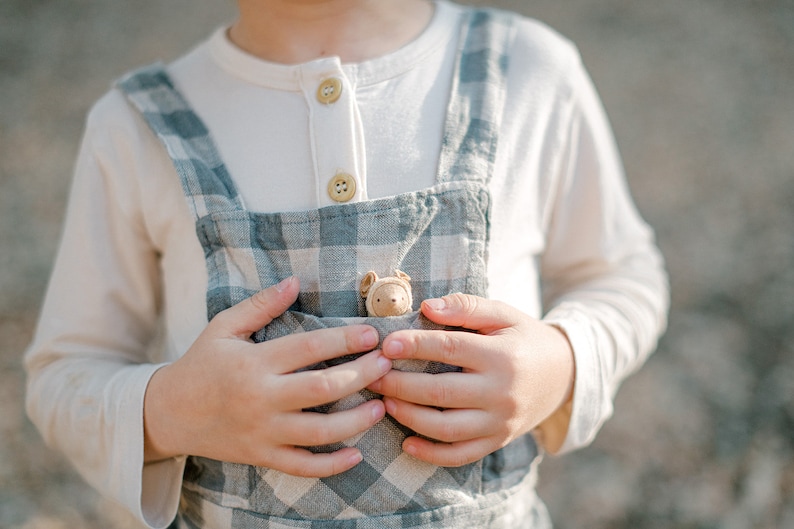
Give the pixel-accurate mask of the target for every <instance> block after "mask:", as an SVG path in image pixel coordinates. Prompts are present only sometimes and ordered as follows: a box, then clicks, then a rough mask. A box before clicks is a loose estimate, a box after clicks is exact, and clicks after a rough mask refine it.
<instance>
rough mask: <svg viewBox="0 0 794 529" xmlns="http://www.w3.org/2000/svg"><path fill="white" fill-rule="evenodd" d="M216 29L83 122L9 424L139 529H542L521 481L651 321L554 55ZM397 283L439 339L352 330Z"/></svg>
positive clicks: (310, 22) (614, 197)
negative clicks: (18, 411) (24, 421)
mask: <svg viewBox="0 0 794 529" xmlns="http://www.w3.org/2000/svg"><path fill="white" fill-rule="evenodd" d="M238 4H239V12H240V14H239V18H238V20H237V21H236V22H235V23H234V24H233V25H232V26H231V27H230V28H224V29H222V30H219V31H218V32H217V33H215V34H214V35H213V36H212V37H211V38H210V39H209V40H208V41H207V42H205V43H203V44H201V45H199V46H198V47H197V48H196V49H194V50H193V51H192V52H191V53H189V54H188V55H186V56H184V57H183V58H181V59H179V60H177V61H176V62H174V63H172V64H170V65H168V66H167V67H163V66H160V65H155V66H153V67H149V68H146V69H143V70H140V71H137V72H134V73H133V74H130V75H128V76H126V77H125V78H124V79H122V80H121V81H120V82H119V83H118V84H117V87H116V88H115V89H113V90H112V91H110V92H109V93H108V94H107V95H106V96H105V97H103V98H102V99H101V100H100V101H99V102H98V103H97V105H96V106H95V108H94V109H93V110H92V112H91V115H90V116H89V119H88V123H87V128H86V133H85V138H84V142H83V145H82V148H81V153H80V156H79V159H78V164H77V167H76V176H75V183H74V187H73V191H72V195H71V200H70V205H69V210H68V215H67V221H66V227H65V231H64V236H63V241H62V246H61V250H60V253H59V255H58V259H57V262H56V265H55V268H54V271H53V277H52V280H51V284H50V287H49V290H48V294H47V298H46V300H45V304H44V308H43V313H42V316H41V320H40V324H39V328H38V330H37V334H36V337H35V340H34V343H33V344H32V345H31V347H30V349H29V352H28V354H27V358H26V360H27V364H26V365H27V369H28V373H29V390H28V410H29V414H30V416H31V418H32V419H33V421H34V422H35V423H36V424H37V426H38V428H39V429H40V430H41V432H42V434H43V436H44V437H45V439H46V440H47V442H48V443H50V444H51V445H53V446H56V447H58V448H59V449H61V450H63V451H64V452H65V453H66V454H67V456H68V457H69V458H70V459H71V460H72V461H73V462H74V463H75V465H76V466H77V468H78V469H79V471H80V472H81V473H82V475H83V476H85V478H86V479H87V480H88V481H89V482H90V483H91V484H92V485H93V486H95V487H96V488H97V489H99V490H100V491H102V492H103V493H106V494H108V495H109V496H111V497H113V498H115V499H116V500H118V501H119V502H121V503H122V504H123V505H125V506H126V507H127V508H129V509H130V510H131V511H132V512H133V513H134V514H135V515H136V516H137V517H138V518H139V519H140V520H141V521H142V522H144V523H145V524H147V525H148V526H149V527H153V528H162V527H166V526H168V525H169V524H170V523H171V522H172V521H173V520H174V519H175V520H176V521H175V524H176V526H178V527H235V528H237V527H279V528H282V527H321V528H322V527H328V528H331V527H334V528H336V527H361V528H369V527H464V526H465V527H494V528H497V527H498V528H503V527H504V528H507V527H548V526H549V523H550V522H549V521H548V515H547V514H546V512H545V509H544V507H543V505H542V503H541V502H540V501H539V500H538V498H537V497H536V496H535V492H534V482H535V477H536V467H537V463H538V462H539V460H540V454H541V453H542V452H543V451H549V452H553V453H556V452H564V451H568V450H572V449H574V448H577V447H581V446H583V445H586V444H588V443H589V442H590V441H591V440H592V439H593V437H594V435H595V434H596V432H597V431H598V429H599V427H600V425H601V424H602V423H603V421H604V420H606V418H607V417H608V416H609V415H610V413H611V407H612V403H611V402H612V397H613V395H614V393H615V391H616V390H617V387H618V385H619V384H620V382H621V381H622V380H623V378H625V377H626V376H627V375H628V374H629V373H630V372H631V371H633V370H634V369H636V368H637V367H638V366H639V365H641V364H642V362H643V361H644V359H645V357H646V356H647V355H648V354H649V353H650V351H651V350H652V349H653V347H654V344H655V342H656V339H657V337H658V335H659V333H660V332H661V330H662V328H663V327H664V319H665V312H666V308H667V288H666V277H665V274H664V270H663V265H662V261H661V257H660V255H659V253H658V251H657V249H656V247H655V245H654V243H653V236H652V233H651V231H650V230H649V229H648V227H647V226H646V225H645V224H644V223H643V221H642V220H641V219H640V218H639V216H638V214H637V213H636V211H635V209H634V206H633V205H632V202H631V200H630V197H629V194H628V191H627V188H626V184H625V181H624V177H623V174H622V168H621V164H620V161H619V158H618V154H617V151H616V149H615V147H614V145H613V140H612V135H611V132H610V129H609V127H608V124H607V121H606V119H605V117H604V115H603V111H602V109H601V106H600V104H599V101H598V99H597V96H596V94H595V91H594V89H593V88H592V86H591V83H590V81H589V79H588V77H587V75H586V74H585V72H584V70H583V68H582V66H581V64H580V62H579V58H578V55H577V53H576V51H575V49H574V47H573V46H572V45H571V44H570V43H568V42H567V41H565V40H564V39H562V38H561V37H559V36H558V35H557V34H555V33H553V32H552V31H551V30H549V29H548V28H546V27H545V26H543V25H541V24H540V23H538V22H536V21H533V20H529V19H525V18H521V17H518V16H514V15H512V14H509V13H504V12H500V11H494V10H474V9H470V8H464V7H461V6H457V5H454V4H451V3H448V2H446V1H445V0H437V1H435V2H433V3H430V2H427V1H425V0H380V1H378V2H366V1H364V0H326V1H320V2H311V3H304V2H294V1H287V0H267V1H266V0H239V2H238ZM398 268H399V269H400V270H403V271H405V272H407V273H408V275H409V276H411V283H412V285H413V289H414V292H413V295H414V299H415V300H416V302H415V306H414V309H415V311H418V310H421V313H422V314H423V316H424V317H426V318H427V321H430V322H432V323H433V324H435V327H434V326H432V325H426V326H422V325H419V326H417V325H416V324H415V323H412V322H422V321H425V320H423V319H422V318H417V317H416V316H417V313H416V312H413V313H412V314H409V315H408V317H407V318H402V317H400V318H395V319H392V318H387V319H383V320H378V319H376V318H371V319H363V318H361V316H364V315H365V314H366V313H365V312H362V308H363V301H362V300H361V299H360V296H359V295H358V281H359V280H360V279H361V277H362V276H363V275H364V274H365V273H366V272H368V271H370V270H374V271H376V272H377V273H378V274H381V275H388V274H390V273H392V272H393V271H394V270H395V269H398ZM288 309H289V310H288ZM440 326H443V327H447V329H446V330H437V328H438V327H440ZM391 331H393V332H391ZM387 335H388V337H386V336H387ZM394 360H401V361H405V360H408V361H409V363H408V364H409V365H413V366H414V367H413V368H412V369H408V370H402V371H398V370H396V369H392V362H393V361H394ZM410 362H414V363H413V364H410ZM442 371H443V372H442ZM175 517H176V518H175Z"/></svg>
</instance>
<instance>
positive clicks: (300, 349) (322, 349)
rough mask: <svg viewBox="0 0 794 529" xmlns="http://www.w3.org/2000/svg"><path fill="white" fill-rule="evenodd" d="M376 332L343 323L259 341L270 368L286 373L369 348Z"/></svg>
mask: <svg viewBox="0 0 794 529" xmlns="http://www.w3.org/2000/svg"><path fill="white" fill-rule="evenodd" d="M378 341H380V337H379V336H378V331H376V330H375V329H374V328H373V327H370V326H368V325H346V326H342V327H334V328H330V329H320V330H317V331H311V332H304V333H297V334H291V335H289V336H284V337H283V338H278V339H275V340H272V341H269V342H264V343H261V344H258V346H257V347H259V349H260V351H261V352H262V354H263V355H266V362H267V363H268V366H269V369H270V370H271V371H273V372H276V373H289V372H292V371H295V370H298V369H301V368H304V367H308V366H311V365H313V364H317V363H319V362H323V361H325V360H330V359H332V358H339V357H340V356H345V355H349V354H356V353H364V352H367V351H372V350H373V349H374V348H375V347H377V345H378Z"/></svg>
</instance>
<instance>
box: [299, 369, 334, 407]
mask: <svg viewBox="0 0 794 529" xmlns="http://www.w3.org/2000/svg"><path fill="white" fill-rule="evenodd" d="M315 373H316V375H315V376H313V377H312V378H311V379H310V380H309V383H308V385H307V388H306V391H307V392H308V393H309V394H310V395H311V396H312V400H313V401H315V402H316V403H317V404H325V403H326V402H328V401H331V400H333V399H334V386H333V384H332V383H331V381H330V379H329V378H328V376H327V375H326V374H325V372H324V371H316V372H315Z"/></svg>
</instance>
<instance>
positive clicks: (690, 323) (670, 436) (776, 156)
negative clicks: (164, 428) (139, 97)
mask: <svg viewBox="0 0 794 529" xmlns="http://www.w3.org/2000/svg"><path fill="white" fill-rule="evenodd" d="M491 3H492V4H493V5H500V6H503V7H504V6H506V7H511V8H513V9H518V10H520V11H522V12H524V13H526V14H529V15H532V16H535V17H537V18H540V19H542V20H544V21H546V22H548V23H549V24H550V25H552V26H553V27H555V28H556V29H558V30H559V31H561V32H562V33H563V34H565V35H567V36H568V37H570V38H571V39H573V40H574V41H575V42H576V43H577V44H578V45H579V46H580V48H581V52H582V55H583V57H584V61H585V64H586V65H587V66H588V68H589V70H590V72H591V74H592V76H593V77H594V79H595V82H596V85H597V86H598V87H599V90H600V92H601V95H602V97H603V100H604V103H605V106H606V107H607V110H608V112H609V114H610V116H611V119H612V121H613V125H614V129H615V133H616V135H617V138H618V143H619V144H620V146H621V150H622V153H623V155H624V159H625V164H626V168H627V172H628V177H629V182H630V186H631V188H632V191H633V193H634V196H635V198H636V201H637V203H638V205H639V208H640V210H641V211H642V213H643V214H644V215H645V217H646V218H647V219H648V220H649V221H650V222H651V224H652V225H653V226H654V227H655V228H656V230H657V235H658V239H659V243H660V245H661V247H662V249H663V251H664V253H665V255H666V258H667V261H668V266H669V270H670V273H671V281H672V288H673V307H672V311H671V315H670V325H669V330H668V332H667V334H666V335H665V337H664V338H663V340H662V342H661V344H660V347H659V350H658V352H657V353H656V354H655V355H654V356H653V357H652V358H651V360H650V361H649V362H648V364H647V365H646V366H645V367H644V368H643V369H642V370H641V371H640V372H639V373H637V374H636V375H635V376H634V377H632V378H631V379H629V381H627V382H626V383H625V384H624V386H623V388H622V389H621V391H620V392H619V394H618V396H617V400H616V406H615V416H614V418H613V419H612V420H611V421H610V422H609V423H608V424H607V425H606V426H605V427H604V429H603V430H602V432H601V433H600V435H599V437H598V438H597V439H596V441H595V443H594V444H593V445H592V446H590V447H588V448H586V449H583V450H581V451H579V452H576V453H573V454H569V455H566V456H564V457H561V458H552V459H547V460H546V461H545V462H544V463H543V465H542V467H541V495H542V496H543V498H544V499H545V500H546V502H547V503H548V506H549V509H550V511H551V513H552V517H553V519H554V520H555V524H556V526H557V527H560V528H610V529H619V528H632V529H644V528H648V529H650V528H662V527H664V528H667V527H677V528H725V529H742V528H761V529H764V528H769V529H772V528H785V527H794V459H793V458H792V456H793V455H794V234H793V233H792V231H794V230H793V228H794V178H792V176H793V175H792V172H793V171H794V0H752V1H750V0H748V1H745V2H735V1H731V0H666V1H664V2H660V1H657V0H632V1H628V0H601V1H600V2H592V1H589V0H569V1H559V0H537V1H535V0H526V1H512V2H510V1H501V2H491ZM232 8H233V2H231V1H230V0H227V1H223V2H221V1H215V2H209V1H202V0H169V1H168V2H157V1H153V0H139V1H137V2H121V1H108V0H103V1H100V0H71V1H70V0H62V1H60V2H56V1H54V0H3V1H2V2H1V3H0V242H2V250H0V406H1V408H0V528H9V529H56V528H57V529H61V528H70V529H72V528H74V529H99V528H108V527H119V528H132V527H135V525H134V523H133V522H132V521H131V520H130V518H129V516H128V515H126V514H125V513H124V512H123V511H121V510H120V509H119V508H118V507H116V506H115V505H113V504H111V503H110V502H109V501H107V500H104V499H102V498H101V497H100V496H99V495H98V494H97V493H95V492H93V491H92V490H91V489H89V488H88V487H87V486H86V485H85V484H84V483H83V482H82V481H81V479H80V478H79V477H78V476H77V474H76V473H75V472H74V471H73V470H72V468H71V467H70V466H69V464H68V463H67V462H65V460H64V459H63V458H62V457H61V456H60V455H58V454H57V453H54V452H52V451H50V450H48V449H47V448H46V447H45V446H44V445H43V443H42V441H41V439H40V437H39V436H38V434H37V433H36V432H35V430H34V429H33V427H32V426H31V424H30V423H29V422H28V420H27V419H26V418H25V415H24V410H23V394H24V375H23V372H22V368H21V355H22V352H23V351H24V348H25V346H26V344H27V342H28V341H29V339H30V337H31V333H32V329H33V325H34V322H35V318H36V315H37V311H38V307H39V305H40V302H41V298H42V295H43V291H44V288H45V285H46V281H47V276H48V273H49V270H50V267H51V264H52V259H53V256H54V252H55V248H56V245H57V240H58V235H59V229H60V222H61V219H62V215H63V211H64V205H65V200H66V196H67V193H68V187H69V181H70V178H71V170H72V164H73V160H74V156H75V153H76V150H77V146H78V142H79V139H80V134H81V129H82V125H83V119H84V116H85V114H86V112H87V110H88V108H89V106H90V105H91V104H92V102H93V101H94V100H96V99H97V98H98V97H99V96H100V95H101V94H102V93H103V92H104V91H105V90H106V89H107V87H108V85H109V83H110V81H111V80H112V79H114V78H115V77H117V76H118V75H120V74H121V73H123V72H124V71H126V70H128V69H130V68H132V67H134V66H137V65H141V64H144V63H147V62H151V61H153V60H155V59H158V58H159V59H164V60H169V59H172V58H174V57H176V56H177V55H179V54H180V53H181V52H182V51H184V50H186V49H187V48H188V47H189V46H190V45H191V44H192V43H194V42H196V41H197V40H198V39H200V38H203V37H204V36H205V35H207V34H208V33H209V32H210V31H211V30H212V29H213V28H215V27H216V26H218V25H220V24H222V23H224V22H225V21H227V20H229V19H230V18H231V17H232V14H233V9H232Z"/></svg>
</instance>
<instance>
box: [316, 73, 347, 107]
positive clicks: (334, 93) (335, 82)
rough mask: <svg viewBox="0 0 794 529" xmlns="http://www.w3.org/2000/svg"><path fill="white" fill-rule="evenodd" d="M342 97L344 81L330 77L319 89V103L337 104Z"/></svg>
mask: <svg viewBox="0 0 794 529" xmlns="http://www.w3.org/2000/svg"><path fill="white" fill-rule="evenodd" d="M341 95H342V81H340V80H339V79H337V78H336V77H329V78H328V79H326V80H324V81H323V82H322V83H320V86H319V87H317V101H319V102H320V103H324V104H326V105H330V104H331V103H335V102H336V101H337V100H338V99H339V97H340V96H341Z"/></svg>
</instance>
